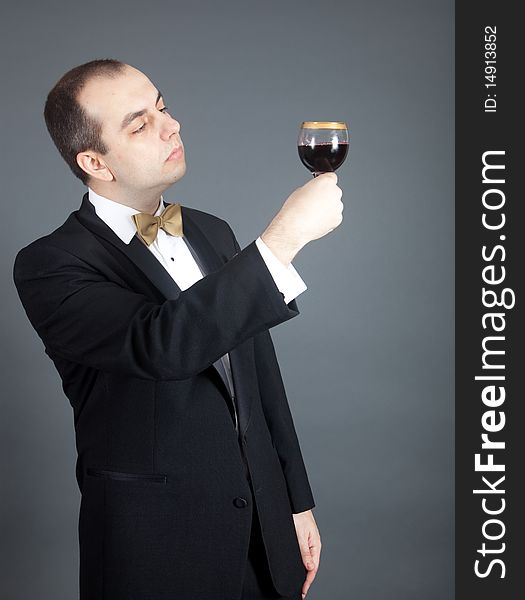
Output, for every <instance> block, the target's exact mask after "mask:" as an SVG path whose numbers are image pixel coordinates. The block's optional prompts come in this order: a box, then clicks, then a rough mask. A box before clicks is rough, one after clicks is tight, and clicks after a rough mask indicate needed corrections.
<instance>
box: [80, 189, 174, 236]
mask: <svg viewBox="0 0 525 600" xmlns="http://www.w3.org/2000/svg"><path fill="white" fill-rule="evenodd" d="M88 198H89V201H90V202H91V204H93V206H94V207H95V212H96V213H97V216H98V217H100V218H101V219H102V220H103V221H104V223H106V225H107V226H108V227H110V228H111V229H112V230H113V231H114V232H115V233H116V235H118V237H119V238H120V239H121V240H122V241H123V242H124V243H125V244H129V243H130V242H131V240H132V239H133V236H134V235H135V234H136V233H137V228H136V227H135V221H133V219H132V217H133V215H136V214H138V213H139V212H140V210H136V209H135V208H131V206H126V205H125V204H120V203H119V202H115V201H114V200H110V199H109V198H105V197H104V196H101V195H100V194H97V193H96V192H94V191H93V190H92V189H91V188H90V187H88ZM164 207H165V202H164V200H163V198H162V196H161V197H160V202H159V207H158V208H157V210H156V211H155V214H154V216H158V215H160V213H161V212H162V211H163V210H164Z"/></svg>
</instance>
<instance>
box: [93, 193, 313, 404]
mask: <svg viewBox="0 0 525 600" xmlns="http://www.w3.org/2000/svg"><path fill="white" fill-rule="evenodd" d="M88 198H89V201H90V202H91V203H92V204H93V206H94V207H95V212H96V213H97V216H98V217H100V218H101V219H102V220H103V221H104V222H105V223H106V225H108V226H109V227H110V228H111V229H112V230H113V231H114V232H115V233H116V235H117V236H118V237H119V238H120V239H121V240H122V241H123V242H124V243H125V244H129V243H130V242H131V240H132V239H133V236H134V235H135V234H136V233H137V228H136V226H135V222H134V221H133V219H132V215H135V214H137V213H139V212H140V211H139V210H136V209H134V208H131V207H130V206H126V205H124V204H120V203H119V202H115V201H114V200H110V199H109V198H105V197H104V196H100V195H99V194H97V193H96V192H94V191H93V190H92V189H91V188H89V187H88ZM164 208H165V206H164V202H163V198H162V196H161V202H159V208H158V209H157V210H156V212H155V216H157V215H160V213H161V212H162V211H163V210H164ZM255 244H256V245H257V248H258V249H259V252H260V253H261V256H262V258H263V260H264V262H265V263H266V266H267V267H268V270H269V271H270V274H271V275H272V277H273V280H274V281H275V284H276V286H277V288H278V290H279V291H280V292H281V293H282V294H284V302H285V303H286V304H288V303H289V302H290V301H291V300H293V299H294V298H296V297H297V296H298V295H299V294H300V293H302V292H304V291H305V290H306V289H307V287H306V285H305V283H304V281H303V280H302V279H301V277H300V276H299V273H297V271H296V270H295V268H294V266H293V265H292V264H290V265H288V267H286V266H285V265H284V264H283V263H282V262H281V261H280V260H279V259H278V258H277V257H276V256H275V254H273V252H272V251H271V250H270V248H268V246H267V245H266V244H265V243H264V242H263V241H262V239H261V238H260V237H258V238H257V239H256V240H255ZM147 248H149V250H150V251H151V252H152V254H153V255H154V256H155V258H157V260H158V261H159V262H160V263H161V265H162V266H163V267H164V268H165V269H166V271H168V273H169V274H170V275H171V277H172V278H173V280H174V281H175V283H176V284H177V285H178V286H179V287H180V289H181V290H185V289H187V288H189V287H190V286H191V285H193V284H194V283H195V282H196V281H198V280H199V279H202V277H203V274H202V272H201V270H200V269H199V266H198V265H197V263H196V261H195V259H194V258H193V255H192V254H191V252H190V250H189V249H188V246H187V244H186V242H185V239H184V236H183V237H178V236H173V235H170V234H169V233H167V232H166V231H164V229H161V228H160V227H159V230H158V234H157V237H156V238H155V240H154V241H153V243H152V244H151V245H149V246H147ZM221 360H222V363H223V365H224V369H225V371H226V375H227V378H228V383H229V386H230V392H231V395H232V396H234V387H233V380H232V374H231V367H230V357H229V355H228V354H225V355H224V356H222V357H221Z"/></svg>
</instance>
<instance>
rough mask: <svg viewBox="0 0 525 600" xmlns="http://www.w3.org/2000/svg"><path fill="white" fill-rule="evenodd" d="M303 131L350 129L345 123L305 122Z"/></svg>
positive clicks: (302, 126)
mask: <svg viewBox="0 0 525 600" xmlns="http://www.w3.org/2000/svg"><path fill="white" fill-rule="evenodd" d="M301 129H348V128H347V126H346V123H345V122H344V121H303V122H302V124H301Z"/></svg>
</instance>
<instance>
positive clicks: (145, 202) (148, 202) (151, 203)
mask: <svg viewBox="0 0 525 600" xmlns="http://www.w3.org/2000/svg"><path fill="white" fill-rule="evenodd" d="M89 187H90V188H91V189H92V190H93V191H94V192H96V193H97V194H99V195H100V196H104V198H108V200H112V201H113V202H118V203H119V204H124V206H129V207H130V208H134V209H135V210H138V211H140V212H143V213H147V214H149V215H153V214H155V212H156V210H157V209H158V208H159V203H160V199H161V195H162V191H159V190H141V191H137V190H122V189H111V188H105V187H104V186H100V185H96V184H95V185H91V184H90V185H89Z"/></svg>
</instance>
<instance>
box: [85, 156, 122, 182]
mask: <svg viewBox="0 0 525 600" xmlns="http://www.w3.org/2000/svg"><path fill="white" fill-rule="evenodd" d="M77 164H78V166H79V167H80V168H81V169H82V170H83V171H85V172H86V173H87V174H88V175H89V176H90V177H91V178H93V179H98V180H100V181H113V180H114V179H115V177H114V175H113V173H112V172H111V170H110V169H109V167H108V166H107V165H106V163H105V162H104V159H103V158H101V156H100V155H99V154H98V153H97V152H93V151H91V150H86V151H84V152H79V153H78V154H77Z"/></svg>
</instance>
